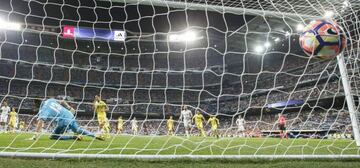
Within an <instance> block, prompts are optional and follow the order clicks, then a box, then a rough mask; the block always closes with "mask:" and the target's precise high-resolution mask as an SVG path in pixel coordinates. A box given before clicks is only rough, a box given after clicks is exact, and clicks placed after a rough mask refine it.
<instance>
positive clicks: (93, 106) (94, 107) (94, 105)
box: [92, 100, 97, 111]
mask: <svg viewBox="0 0 360 168" xmlns="http://www.w3.org/2000/svg"><path fill="white" fill-rule="evenodd" d="M96 106H97V105H96V100H94V101H93V104H92V109H93V110H94V111H95V110H96Z"/></svg>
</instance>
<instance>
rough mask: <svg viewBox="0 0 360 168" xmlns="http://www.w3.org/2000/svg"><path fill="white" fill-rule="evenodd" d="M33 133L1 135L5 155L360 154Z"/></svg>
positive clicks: (327, 144)
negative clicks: (75, 138) (66, 137)
mask: <svg viewBox="0 0 360 168" xmlns="http://www.w3.org/2000/svg"><path fill="white" fill-rule="evenodd" d="M31 136H32V134H24V133H22V134H11V133H6V134H0V151H2V152H42V153H54V152H61V153H85V154H137V155H140V154H142V155H156V154H158V155H189V154H190V155H274V154H276V155H295V154H298V155H304V154H307V155H312V154H323V155H332V154H342V155H345V154H356V155H358V154H359V153H360V151H359V148H357V147H356V145H355V142H354V141H353V140H334V139H333V140H328V139H322V140H321V139H288V140H286V139H285V140H280V139H275V138H219V139H217V138H213V137H207V138H203V137H190V138H185V137H181V136H129V135H121V136H113V137H111V138H109V139H107V140H106V141H98V140H94V139H92V138H84V140H83V141H72V140H70V141H55V140H49V139H48V135H43V136H42V137H41V138H40V139H39V140H37V141H29V140H25V139H27V138H30V137H31Z"/></svg>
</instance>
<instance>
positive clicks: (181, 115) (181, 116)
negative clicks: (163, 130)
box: [179, 111, 183, 121]
mask: <svg viewBox="0 0 360 168" xmlns="http://www.w3.org/2000/svg"><path fill="white" fill-rule="evenodd" d="M182 118H183V114H182V112H181V111H180V117H179V121H181V120H182Z"/></svg>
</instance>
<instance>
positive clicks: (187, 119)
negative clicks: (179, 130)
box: [180, 106, 192, 137]
mask: <svg viewBox="0 0 360 168" xmlns="http://www.w3.org/2000/svg"><path fill="white" fill-rule="evenodd" d="M191 119H192V113H191V111H190V110H188V109H187V106H184V107H183V108H182V110H181V114H180V120H183V122H184V127H185V133H186V136H187V137H189V131H190V129H191Z"/></svg>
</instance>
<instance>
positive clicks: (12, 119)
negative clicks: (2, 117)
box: [9, 107, 17, 133]
mask: <svg viewBox="0 0 360 168" xmlns="http://www.w3.org/2000/svg"><path fill="white" fill-rule="evenodd" d="M9 116H10V120H9V127H10V131H11V132H12V133H15V128H16V117H17V113H16V111H15V108H14V107H13V108H12V111H11V112H10V113H9Z"/></svg>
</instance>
